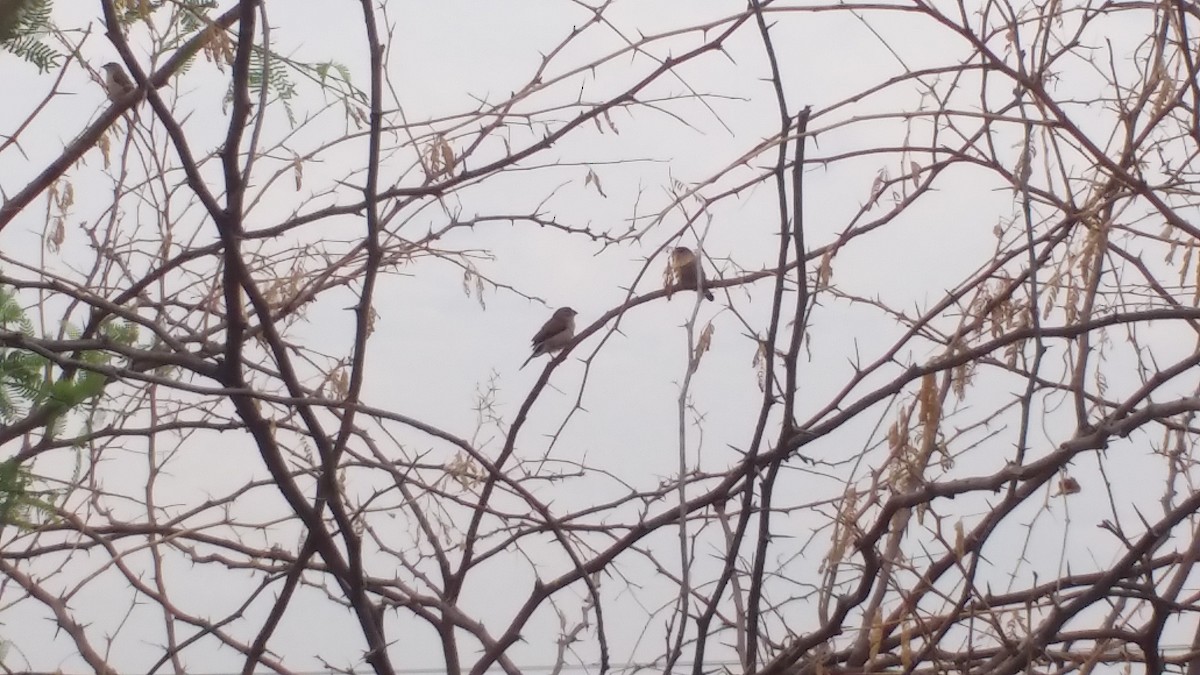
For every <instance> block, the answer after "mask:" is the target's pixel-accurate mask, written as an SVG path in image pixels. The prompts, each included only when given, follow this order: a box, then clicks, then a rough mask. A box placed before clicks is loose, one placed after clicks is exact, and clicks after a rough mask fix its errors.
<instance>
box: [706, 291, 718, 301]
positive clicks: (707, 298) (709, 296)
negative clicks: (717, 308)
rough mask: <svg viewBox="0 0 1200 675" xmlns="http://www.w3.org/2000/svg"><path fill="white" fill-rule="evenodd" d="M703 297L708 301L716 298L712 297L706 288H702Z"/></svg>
mask: <svg viewBox="0 0 1200 675" xmlns="http://www.w3.org/2000/svg"><path fill="white" fill-rule="evenodd" d="M704 299H705V300H708V301H709V302H712V301H713V300H716V298H714V297H713V294H712V291H710V290H708V289H707V288H706V289H704Z"/></svg>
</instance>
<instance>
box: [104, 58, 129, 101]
mask: <svg viewBox="0 0 1200 675" xmlns="http://www.w3.org/2000/svg"><path fill="white" fill-rule="evenodd" d="M102 68H104V90H105V91H107V92H108V100H110V101H119V100H121V99H123V98H125V97H126V96H128V95H129V94H130V93H131V92H133V90H135V89H137V86H135V85H134V84H133V80H130V79H129V76H128V75H126V74H125V70H124V69H123V68H121V66H120V64H118V63H112V62H110V63H106V64H104V65H103V66H102Z"/></svg>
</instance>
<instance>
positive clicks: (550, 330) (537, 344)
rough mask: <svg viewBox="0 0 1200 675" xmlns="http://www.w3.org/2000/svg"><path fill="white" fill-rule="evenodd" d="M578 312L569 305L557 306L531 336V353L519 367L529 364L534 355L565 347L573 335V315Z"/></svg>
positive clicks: (551, 352) (549, 352) (550, 352)
mask: <svg viewBox="0 0 1200 675" xmlns="http://www.w3.org/2000/svg"><path fill="white" fill-rule="evenodd" d="M577 313H578V312H576V311H575V310H573V309H571V308H570V307H559V308H558V309H556V310H554V314H553V315H552V316H551V317H550V320H549V321H547V322H546V323H545V324H544V325H543V326H542V328H541V330H539V331H538V332H537V334H535V335H534V336H533V340H531V341H530V342H532V343H533V353H532V354H530V355H529V358H527V359H525V363H522V364H521V368H524V367H525V366H527V365H529V362H530V361H532V360H533V357H535V356H541V355H542V354H553V353H554V352H557V351H559V350H561V349H562V348H563V347H566V346H567V344H569V343H570V342H571V338H573V337H575V315H576V314H577Z"/></svg>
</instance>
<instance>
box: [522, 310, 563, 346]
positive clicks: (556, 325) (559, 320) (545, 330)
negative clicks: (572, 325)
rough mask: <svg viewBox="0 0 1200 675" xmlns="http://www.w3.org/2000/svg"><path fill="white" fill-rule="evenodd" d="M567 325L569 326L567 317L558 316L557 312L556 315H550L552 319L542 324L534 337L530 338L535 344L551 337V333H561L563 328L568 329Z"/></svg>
mask: <svg viewBox="0 0 1200 675" xmlns="http://www.w3.org/2000/svg"><path fill="white" fill-rule="evenodd" d="M566 327H567V320H566V318H565V317H561V316H558V315H557V314H556V315H554V316H552V317H550V320H549V321H547V322H546V323H545V324H543V325H542V328H541V330H539V331H538V332H537V333H535V334H534V336H533V339H532V340H530V342H532V343H533V344H535V345H536V344H537V343H539V342H543V341H545V340H546V338H548V337H550V336H551V335H555V334H556V333H561V332H562V331H563V330H565V329H566Z"/></svg>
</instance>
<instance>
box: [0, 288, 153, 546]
mask: <svg viewBox="0 0 1200 675" xmlns="http://www.w3.org/2000/svg"><path fill="white" fill-rule="evenodd" d="M0 330H3V331H9V332H13V333H18V334H20V335H23V336H26V337H29V338H33V336H34V333H33V324H32V322H30V321H29V318H28V317H27V316H26V315H25V311H24V310H23V309H22V308H21V306H20V305H19V304H18V303H17V298H16V294H15V293H14V292H13V290H12V289H11V288H9V287H5V286H2V285H0ZM65 332H66V333H67V334H68V335H70V336H71V337H78V335H79V331H78V329H76V328H74V327H72V326H69V325H68V326H67V327H66V331H65ZM100 333H101V335H102V336H103V338H104V339H106V340H109V341H112V342H113V343H116V344H121V345H125V346H131V345H133V344H134V342H136V341H137V337H138V331H137V327H136V326H134V325H132V324H129V323H127V322H125V321H116V320H113V321H107V322H105V323H104V324H103V325H102V326H101V330H100ZM78 358H79V360H80V361H83V362H84V363H86V364H89V365H96V366H103V365H108V364H109V363H110V362H111V361H112V359H113V358H114V356H113V354H111V353H109V352H105V351H100V350H89V351H85V352H83V353H81V354H80V355H79V356H78ZM56 372H57V376H55V373H56ZM108 381H109V380H108V378H107V377H106V376H105V375H104V374H102V373H98V372H95V371H92V370H88V369H86V368H80V369H78V370H76V371H75V373H74V374H73V375H71V376H70V377H67V376H66V375H65V374H64V373H62V372H61V371H60V370H58V368H57V366H55V365H54V364H53V363H52V362H51V361H50V360H49V359H47V358H46V357H44V356H42V355H40V354H37V353H35V352H33V351H30V350H28V349H20V348H15V347H0V423H4V424H10V423H12V422H14V421H16V420H19V419H21V418H23V417H25V416H26V415H29V414H31V413H32V412H34V411H39V412H41V413H43V414H45V413H49V415H48V417H47V422H46V425H45V428H46V431H45V435H46V436H47V437H48V438H51V437H54V436H56V435H58V434H60V433H62V431H63V427H64V426H65V423H66V414H67V413H68V412H70V411H72V410H75V409H78V408H80V407H81V406H83V405H85V404H86V403H87V402H89V401H91V400H94V399H96V398H98V397H99V396H100V395H101V394H102V393H103V392H104V387H105V386H106V385H107V384H108ZM32 483H33V475H32V474H31V473H30V472H29V470H28V469H27V468H25V467H23V466H21V465H20V464H19V463H17V462H16V461H14V460H12V459H9V460H6V461H3V462H0V529H2V528H4V527H6V526H8V525H15V526H17V527H21V528H28V527H31V522H32V520H31V516H32V515H33V514H34V513H42V514H50V513H51V512H52V509H51V502H50V501H49V499H50V498H51V497H52V496H53V493H52V492H40V491H36V490H33V489H31V485H32Z"/></svg>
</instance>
